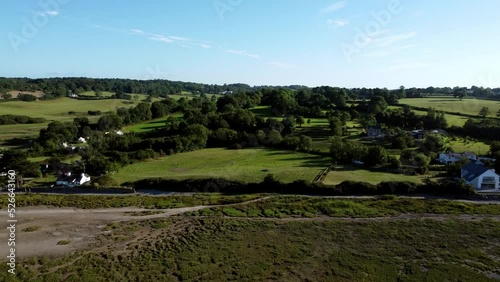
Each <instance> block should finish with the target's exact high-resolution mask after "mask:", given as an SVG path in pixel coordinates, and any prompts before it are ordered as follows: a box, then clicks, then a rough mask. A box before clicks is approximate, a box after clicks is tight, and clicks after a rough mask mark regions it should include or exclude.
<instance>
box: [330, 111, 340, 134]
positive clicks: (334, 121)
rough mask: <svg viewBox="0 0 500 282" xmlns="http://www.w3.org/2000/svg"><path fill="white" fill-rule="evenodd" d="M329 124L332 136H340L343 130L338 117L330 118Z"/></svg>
mask: <svg viewBox="0 0 500 282" xmlns="http://www.w3.org/2000/svg"><path fill="white" fill-rule="evenodd" d="M328 121H329V122H330V131H331V133H332V135H333V136H342V133H343V128H342V122H341V121H340V119H339V118H338V117H333V116H332V117H330V118H329V120H328Z"/></svg>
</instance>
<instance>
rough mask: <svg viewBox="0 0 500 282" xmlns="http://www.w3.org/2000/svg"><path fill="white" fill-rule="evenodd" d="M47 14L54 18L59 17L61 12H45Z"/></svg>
mask: <svg viewBox="0 0 500 282" xmlns="http://www.w3.org/2000/svg"><path fill="white" fill-rule="evenodd" d="M45 13H46V14H47V15H49V16H53V17H54V16H57V15H59V11H45Z"/></svg>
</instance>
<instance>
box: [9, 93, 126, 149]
mask: <svg viewBox="0 0 500 282" xmlns="http://www.w3.org/2000/svg"><path fill="white" fill-rule="evenodd" d="M123 102H125V100H117V99H111V100H76V99H71V98H67V97H64V98H59V99H55V100H47V101H33V102H24V101H8V102H2V103H0V113H1V114H2V115H26V116H30V117H34V118H45V119H46V120H47V122H45V123H38V124H8V125H0V133H1V135H0V142H1V143H5V141H7V140H11V139H14V138H33V137H36V136H38V133H39V132H40V130H41V129H43V128H46V127H47V124H49V122H50V121H60V122H65V121H72V120H73V119H74V118H75V117H77V116H86V117H88V118H89V120H90V122H97V120H98V119H99V117H98V116H88V114H87V112H88V111H89V110H92V111H101V112H103V113H105V112H111V111H116V109H117V108H121V107H132V106H134V105H135V104H124V103H123ZM70 111H73V112H75V113H74V114H72V115H70V114H69V113H68V112H70Z"/></svg>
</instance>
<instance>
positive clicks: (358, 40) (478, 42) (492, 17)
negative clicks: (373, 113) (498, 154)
mask: <svg viewBox="0 0 500 282" xmlns="http://www.w3.org/2000/svg"><path fill="white" fill-rule="evenodd" d="M499 10H500V1H497V0H481V1H475V2H473V1H468V0H454V1H451V0H442V1H431V0H419V1H416V0H372V1H360V0H345V1H326V0H316V1H311V0H198V1H194V0H148V1H138V0H134V1H131V0H120V1H118V0H107V1H103V0H85V1H83V0H37V1H30V0H26V1H3V3H2V9H1V11H0V23H1V24H0V34H1V35H2V37H1V40H2V42H1V44H0V76H7V77H19V76H22V77H60V76H86V77H117V78H134V79H153V78H162V79H170V80H181V81H193V82H202V83H217V84H223V83H238V82H241V83H248V84H250V85H290V84H301V85H308V86H319V85H331V86H341V87H388V88H396V87H399V86H400V85H405V86H406V87H427V86H451V87H453V86H457V85H458V86H469V87H470V86H472V85H477V86H485V87H486V86H489V87H500V68H499V67H498V63H499V62H500V51H499V50H500V36H498V32H499V30H500V17H498V15H497V14H498V11H499Z"/></svg>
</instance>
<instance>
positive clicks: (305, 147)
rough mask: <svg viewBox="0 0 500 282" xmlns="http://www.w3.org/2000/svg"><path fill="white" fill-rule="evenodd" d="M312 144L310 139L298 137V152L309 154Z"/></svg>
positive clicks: (303, 136) (302, 136)
mask: <svg viewBox="0 0 500 282" xmlns="http://www.w3.org/2000/svg"><path fill="white" fill-rule="evenodd" d="M312 146H313V142H312V138H311V137H309V136H305V135H300V137H299V146H298V149H299V151H303V152H309V151H310V150H311V149H312Z"/></svg>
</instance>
